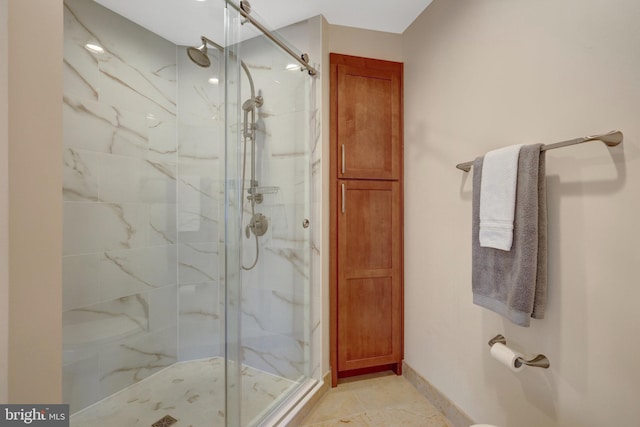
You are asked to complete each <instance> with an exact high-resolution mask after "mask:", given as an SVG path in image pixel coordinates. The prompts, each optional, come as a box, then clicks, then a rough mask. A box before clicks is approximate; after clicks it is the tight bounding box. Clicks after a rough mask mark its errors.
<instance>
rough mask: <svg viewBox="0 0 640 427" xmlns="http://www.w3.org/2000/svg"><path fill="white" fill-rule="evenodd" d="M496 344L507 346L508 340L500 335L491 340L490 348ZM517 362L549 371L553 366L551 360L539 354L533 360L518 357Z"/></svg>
mask: <svg viewBox="0 0 640 427" xmlns="http://www.w3.org/2000/svg"><path fill="white" fill-rule="evenodd" d="M495 343H500V344H503V345H507V339H506V338H505V337H504V336H502V335H500V334H498V335H496V336H495V337H493V338H491V339H490V340H489V347H492V346H493V345H494V344H495ZM517 362H520V364H522V365H527V366H532V367H534V368H543V369H547V368H549V366H551V364H550V363H549V359H547V356H545V355H544V354H539V355H537V356H536V357H534V358H533V359H531V360H525V359H523V358H522V357H518V359H517ZM516 367H519V365H517V366H516Z"/></svg>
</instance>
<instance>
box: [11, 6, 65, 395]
mask: <svg viewBox="0 0 640 427" xmlns="http://www.w3.org/2000/svg"><path fill="white" fill-rule="evenodd" d="M8 22H9V32H8V34H9V45H8V46H9V61H8V67H9V105H10V110H9V123H10V126H9V165H10V166H9V176H10V182H9V254H10V258H9V273H10V295H9V325H10V330H9V367H10V369H9V401H10V402H11V403H57V402H60V401H61V366H62V363H61V358H62V354H61V353H62V336H61V335H62V334H61V330H62V324H61V318H60V314H61V311H62V310H61V294H62V293H61V267H60V263H61V255H62V254H61V244H62V205H61V190H60V189H61V188H62V172H61V170H62V162H61V152H62V1H61V0H55V1H52V0H21V1H11V2H10V3H9V9H8Z"/></svg>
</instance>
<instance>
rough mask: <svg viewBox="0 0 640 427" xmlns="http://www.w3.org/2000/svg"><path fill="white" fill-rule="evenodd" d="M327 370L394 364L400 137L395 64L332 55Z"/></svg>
mask: <svg viewBox="0 0 640 427" xmlns="http://www.w3.org/2000/svg"><path fill="white" fill-rule="evenodd" d="M330 64H331V76H330V86H331V87H330V91H331V96H330V102H331V158H330V162H331V182H332V185H331V189H330V193H331V194H330V198H331V207H330V211H331V219H330V234H331V247H330V271H331V275H330V277H331V279H330V288H331V310H330V311H331V327H330V335H331V372H332V385H333V386H335V385H337V381H338V378H339V377H346V376H351V375H357V374H360V373H366V372H373V371H377V370H386V369H393V370H394V371H395V372H396V373H397V374H401V372H402V359H403V357H404V355H403V344H404V343H403V307H404V304H403V277H402V275H403V255H402V251H403V183H402V165H403V161H402V158H403V143H402V81H403V79H402V73H403V64H402V63H399V62H390V61H382V60H377V59H368V58H360V57H354V56H347V55H339V54H334V53H332V54H331V56H330Z"/></svg>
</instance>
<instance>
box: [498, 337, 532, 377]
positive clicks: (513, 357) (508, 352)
mask: <svg viewBox="0 0 640 427" xmlns="http://www.w3.org/2000/svg"><path fill="white" fill-rule="evenodd" d="M491 357H493V358H494V359H496V360H497V361H498V362H500V363H502V364H503V365H506V366H508V367H509V369H511V370H512V371H513V372H519V371H521V370H523V369H524V366H525V365H524V363H522V362H521V361H520V360H518V358H522V360H524V357H522V354H520V353H518V352H516V351H513V350H512V349H510V348H509V347H507V346H506V345H504V344H502V343H499V342H497V343H495V344H494V345H492V346H491Z"/></svg>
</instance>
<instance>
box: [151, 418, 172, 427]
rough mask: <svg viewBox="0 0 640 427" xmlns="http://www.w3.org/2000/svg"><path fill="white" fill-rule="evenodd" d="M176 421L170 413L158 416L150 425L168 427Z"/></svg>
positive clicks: (152, 426)
mask: <svg viewBox="0 0 640 427" xmlns="http://www.w3.org/2000/svg"><path fill="white" fill-rule="evenodd" d="M177 422H178V420H176V419H175V418H173V417H172V416H171V415H165V416H164V417H162V418H160V419H159V420H158V421H156V422H155V423H153V424H151V427H169V426H172V425H174V424H175V423H177Z"/></svg>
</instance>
